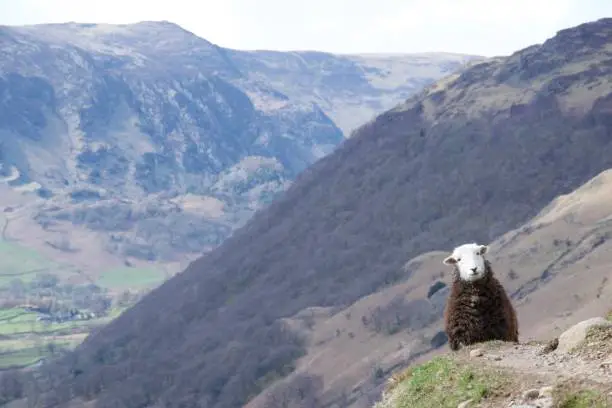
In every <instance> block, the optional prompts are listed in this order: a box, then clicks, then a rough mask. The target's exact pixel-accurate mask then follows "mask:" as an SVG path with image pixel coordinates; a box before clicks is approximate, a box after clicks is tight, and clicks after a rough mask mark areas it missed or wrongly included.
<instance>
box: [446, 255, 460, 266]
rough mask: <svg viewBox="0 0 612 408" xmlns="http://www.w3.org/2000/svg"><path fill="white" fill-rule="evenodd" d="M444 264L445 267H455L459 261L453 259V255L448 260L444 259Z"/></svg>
mask: <svg viewBox="0 0 612 408" xmlns="http://www.w3.org/2000/svg"><path fill="white" fill-rule="evenodd" d="M442 263H443V264H444V265H454V264H456V263H457V260H456V259H455V258H453V256H452V255H450V256H447V257H446V258H444V260H443V261H442Z"/></svg>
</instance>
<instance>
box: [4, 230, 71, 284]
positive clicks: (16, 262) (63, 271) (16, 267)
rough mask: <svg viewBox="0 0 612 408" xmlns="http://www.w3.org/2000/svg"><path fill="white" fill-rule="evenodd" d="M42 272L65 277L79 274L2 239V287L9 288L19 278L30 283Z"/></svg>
mask: <svg viewBox="0 0 612 408" xmlns="http://www.w3.org/2000/svg"><path fill="white" fill-rule="evenodd" d="M40 272H53V273H54V274H55V273H57V274H58V275H64V276H65V275H73V274H75V273H77V272H76V271H75V270H74V269H73V268H72V267H70V266H67V265H62V264H59V263H57V262H54V261H51V260H50V259H47V258H46V257H44V256H42V255H41V254H39V253H38V252H37V251H35V250H32V249H29V248H26V247H24V246H22V245H19V244H17V243H14V242H9V241H5V240H2V239H0V286H7V285H8V284H9V283H10V282H11V281H12V280H13V279H17V278H19V279H21V281H23V282H30V281H32V279H34V278H35V277H36V274H37V273H40Z"/></svg>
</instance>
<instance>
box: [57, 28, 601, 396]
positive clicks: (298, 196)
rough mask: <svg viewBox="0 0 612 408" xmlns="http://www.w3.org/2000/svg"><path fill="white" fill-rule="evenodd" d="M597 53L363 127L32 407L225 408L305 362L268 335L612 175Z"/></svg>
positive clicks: (583, 40)
mask: <svg viewBox="0 0 612 408" xmlns="http://www.w3.org/2000/svg"><path fill="white" fill-rule="evenodd" d="M611 43H612V19H602V20H599V21H596V22H593V23H589V24H585V25H581V26H578V27H574V28H571V29H567V30H563V31H561V32H559V33H558V34H557V35H556V36H555V37H553V38H551V39H550V40H548V41H546V42H545V43H544V44H542V45H537V46H533V47H530V48H527V49H525V50H522V51H519V52H517V53H515V54H513V55H511V56H509V57H507V58H500V59H497V60H493V61H487V62H485V63H481V64H478V65H475V66H473V67H471V68H470V69H468V70H466V71H465V72H463V73H462V74H461V75H459V76H458V77H457V78H455V79H454V80H452V81H446V83H445V84H444V86H442V84H439V85H438V86H436V87H435V88H434V87H432V88H429V89H427V90H426V91H424V92H422V93H421V94H419V95H416V96H414V97H412V98H410V99H409V100H408V101H407V102H406V103H405V104H403V106H401V107H400V108H398V109H396V110H393V111H390V112H387V113H385V114H382V115H380V116H379V117H378V118H377V119H376V120H375V121H373V122H372V123H370V124H368V125H366V126H364V127H362V128H360V129H359V131H358V132H356V134H355V135H354V137H352V138H351V139H349V140H347V141H346V142H345V143H343V144H342V145H341V146H340V147H339V148H338V149H337V150H336V151H335V152H334V153H333V154H331V155H329V156H327V157H325V158H323V159H321V160H319V161H318V162H317V163H316V164H315V165H314V166H312V167H310V168H309V169H308V170H306V171H305V172H302V173H301V174H300V175H299V176H298V177H297V178H296V181H295V182H294V183H293V184H292V186H291V187H290V188H289V189H288V190H287V191H286V193H285V194H283V195H282V197H280V198H279V199H277V200H275V201H274V202H273V203H272V204H271V205H270V206H269V207H267V208H266V209H265V210H263V211H260V212H258V213H256V214H255V216H254V217H253V218H252V219H251V220H250V221H249V222H248V223H247V224H246V225H245V226H244V227H243V228H241V229H239V230H238V231H236V233H235V234H234V235H233V236H232V237H230V238H229V239H228V240H226V241H225V242H224V243H223V244H222V245H221V246H220V247H218V248H217V249H216V250H214V251H213V252H211V253H210V254H209V255H207V256H206V257H203V258H200V259H198V260H196V261H194V262H192V263H191V264H190V266H189V267H188V268H187V269H186V270H185V271H183V272H182V273H180V274H178V275H177V276H176V277H174V278H172V279H170V280H169V281H167V282H165V283H164V284H163V285H162V286H161V287H159V288H157V289H155V290H154V291H152V292H151V293H150V294H149V295H147V296H146V297H144V298H143V299H142V300H141V301H140V302H139V303H138V304H137V305H135V306H134V307H133V308H131V309H130V310H128V311H127V312H125V313H124V314H122V315H121V316H120V317H119V318H117V319H116V320H115V321H113V322H112V323H111V324H109V325H108V326H106V327H104V328H103V329H102V330H100V331H99V332H97V333H96V334H95V335H93V336H90V337H89V338H88V339H87V340H86V341H85V342H84V343H83V344H82V345H81V346H80V347H79V348H78V350H77V352H76V353H75V354H74V355H73V356H71V357H69V358H66V359H64V360H63V361H62V362H61V363H58V364H57V365H51V366H49V369H48V370H45V371H46V372H47V375H48V376H47V379H48V382H47V386H49V387H52V388H54V392H53V393H49V394H47V395H46V397H47V398H52V399H53V400H54V401H58V400H59V401H64V400H66V399H69V398H71V397H72V396H74V397H78V398H85V399H94V398H95V399H97V401H98V406H101V407H106V406H125V405H126V404H128V405H130V406H133V405H134V404H135V405H142V406H145V405H154V404H156V403H157V404H159V405H162V406H179V405H180V404H187V405H196V404H200V405H203V406H208V407H235V406H242V405H243V404H244V403H245V402H246V401H247V400H248V399H250V398H251V397H252V396H253V395H255V394H256V393H257V392H258V391H259V390H260V389H262V388H263V387H265V386H266V385H268V384H270V383H271V382H272V381H273V380H274V379H276V378H278V377H280V376H285V375H286V374H287V373H289V372H290V371H291V370H292V369H293V367H294V362H295V360H296V359H297V358H298V357H300V356H302V355H303V353H304V352H305V344H304V343H303V339H301V338H300V337H299V336H297V335H296V334H295V333H294V332H292V331H288V330H286V329H285V325H284V324H283V323H282V322H281V321H280V320H279V319H280V318H284V317H289V316H292V315H294V314H295V313H297V312H298V311H300V310H302V309H304V308H306V307H310V306H319V307H332V308H340V307H343V306H346V305H348V304H350V303H353V302H354V301H356V300H357V299H359V298H360V297H362V296H365V295H368V294H371V293H372V292H374V291H376V290H377V289H380V288H381V287H383V286H384V285H389V284H393V283H396V282H397V281H398V280H400V279H407V278H409V277H410V271H407V272H403V271H402V269H401V267H402V265H403V264H404V263H405V262H406V260H409V259H411V258H413V257H414V256H416V255H418V254H420V253H423V252H425V251H430V250H434V249H438V250H439V249H441V248H450V247H452V246H454V245H455V244H456V243H457V242H461V241H467V240H469V241H473V240H477V241H488V240H490V239H491V238H493V237H495V236H497V235H499V234H501V233H503V232H504V231H508V230H510V229H512V228H516V227H518V226H519V225H520V224H522V223H524V222H526V221H527V220H528V219H529V218H530V217H533V216H535V215H536V214H537V213H538V212H539V211H540V209H541V208H542V207H544V206H545V205H546V204H548V203H549V202H550V201H551V200H552V199H553V198H555V197H556V196H558V195H560V194H564V193H568V192H570V191H572V190H573V189H575V188H577V187H579V186H580V185H581V184H582V183H584V182H586V181H588V180H589V179H591V178H592V177H594V176H596V175H597V174H598V173H600V172H601V171H603V170H604V169H607V168H610V167H612V143H611V142H612V138H610V132H611V129H612V122H611V121H610V115H609V110H610V106H611V105H610V104H611V101H612V87H611V84H612V49H611ZM145 373H146V374H145ZM128 401H129V402H128Z"/></svg>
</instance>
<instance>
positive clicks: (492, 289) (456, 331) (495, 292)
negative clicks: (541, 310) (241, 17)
mask: <svg viewBox="0 0 612 408" xmlns="http://www.w3.org/2000/svg"><path fill="white" fill-rule="evenodd" d="M485 271H486V272H485V276H484V277H483V278H482V279H480V280H478V281H476V282H466V281H463V280H461V279H460V278H459V270H458V269H457V267H455V271H454V274H453V284H452V286H451V291H450V294H449V296H448V300H447V303H446V308H445V310H444V323H445V331H446V335H447V336H448V344H449V347H450V348H451V350H453V351H454V350H458V349H459V347H460V346H461V345H463V346H468V345H470V344H474V343H480V342H483V341H488V340H503V341H512V342H516V343H518V321H517V318H516V312H515V310H514V307H513V306H512V303H511V302H510V298H509V297H508V295H507V294H506V291H505V290H504V288H503V286H502V285H501V283H499V281H498V280H497V278H496V277H495V276H493V270H492V269H491V264H490V263H489V261H486V260H485Z"/></svg>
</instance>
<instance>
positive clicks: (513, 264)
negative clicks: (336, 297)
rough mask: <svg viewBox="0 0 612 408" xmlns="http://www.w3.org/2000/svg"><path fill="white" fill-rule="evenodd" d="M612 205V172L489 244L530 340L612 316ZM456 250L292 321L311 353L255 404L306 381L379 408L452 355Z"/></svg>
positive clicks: (413, 263)
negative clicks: (421, 368) (451, 263)
mask: <svg viewBox="0 0 612 408" xmlns="http://www.w3.org/2000/svg"><path fill="white" fill-rule="evenodd" d="M611 198H612V169H609V170H605V171H603V172H602V173H600V174H598V175H597V176H596V177H594V178H593V179H592V180H589V181H588V182H587V183H585V184H583V185H582V186H580V187H579V188H578V189H576V190H575V191H573V192H571V193H570V194H566V195H561V196H559V197H557V198H555V199H554V200H552V201H551V202H550V203H549V204H548V205H547V206H545V207H544V208H543V209H542V210H541V211H540V212H539V213H538V214H537V215H536V216H535V217H533V218H531V219H530V220H528V221H527V222H526V223H525V224H523V225H521V226H519V227H518V228H516V229H513V230H510V231H508V232H506V233H505V234H503V235H501V236H499V237H497V239H495V240H494V241H492V242H490V243H489V242H487V244H489V246H490V250H489V252H488V253H487V258H488V259H489V260H490V261H491V262H492V265H493V268H494V273H495V274H496V275H497V277H498V278H499V279H500V281H501V282H502V283H503V285H504V287H505V288H506V290H507V291H508V293H509V294H510V295H511V297H512V301H513V304H514V306H515V307H516V310H517V315H518V319H519V324H520V336H519V337H520V341H521V342H522V343H529V342H534V341H535V342H538V343H542V342H546V341H548V340H551V339H552V338H554V337H556V336H558V335H559V334H561V333H562V332H563V331H564V329H566V328H568V327H570V326H572V325H573V324H576V323H578V322H580V321H582V320H585V319H588V318H590V317H592V316H596V315H602V314H604V313H605V312H608V311H609V310H610V309H612V303H611V302H610V300H609V299H610V297H611V296H612V285H610V279H611V277H612V275H611V270H610V266H611V265H612V207H610V205H609V202H610V199H611ZM483 242H484V241H483ZM450 250H452V248H448V249H447V250H446V251H442V250H438V251H431V252H427V253H423V254H420V255H419V256H417V257H415V258H413V259H411V260H410V261H408V262H407V263H406V264H405V265H403V267H402V270H403V271H404V275H405V276H409V278H407V279H403V280H402V281H401V282H399V283H397V284H394V285H391V286H389V287H386V288H384V289H382V290H379V291H377V292H376V293H373V294H371V295H368V296H365V297H364V298H362V299H359V300H357V301H356V302H354V303H353V304H351V305H349V306H348V307H346V308H345V309H342V310H326V309H317V308H311V309H307V310H304V311H301V312H300V313H299V314H297V315H295V316H291V317H290V318H289V319H288V320H287V321H288V323H289V325H290V327H292V328H295V329H297V330H302V331H303V332H304V334H305V335H306V336H307V338H309V342H308V346H307V354H306V356H305V357H303V358H301V359H300V360H298V363H297V365H296V370H295V371H294V372H293V373H292V374H291V375H290V376H288V378H286V379H285V380H284V381H283V382H280V383H278V384H276V385H275V386H274V387H272V388H271V389H270V390H267V391H266V392H264V393H261V394H260V395H259V396H258V397H257V398H255V399H253V400H252V401H251V402H250V403H249V404H247V406H246V407H247V408H264V407H268V408H273V407H275V405H274V404H272V403H271V401H273V400H275V399H278V397H279V395H281V396H284V395H285V393H287V390H290V389H292V387H294V388H295V387H297V386H298V385H297V384H299V386H300V387H304V386H303V385H301V384H303V383H302V382H301V381H303V379H304V378H311V379H313V380H314V381H313V383H315V384H316V380H317V379H319V380H320V379H322V378H324V379H325V381H321V382H322V383H321V384H320V386H319V387H317V388H316V389H315V390H313V391H315V393H316V394H317V395H319V396H320V400H321V401H324V402H325V403H326V404H328V405H325V406H331V404H332V403H333V402H335V403H337V404H339V406H350V407H354V408H355V407H359V408H361V407H371V406H372V405H373V403H374V401H377V400H378V399H379V398H380V393H381V390H382V388H383V387H384V386H385V381H384V380H385V378H386V377H387V376H388V375H389V374H390V373H394V372H401V368H402V367H405V366H407V365H409V364H414V363H420V362H425V361H428V360H430V359H431V358H432V357H434V356H439V355H445V354H447V353H448V351H449V350H448V348H447V346H446V345H445V336H443V335H440V332H441V330H443V322H442V319H441V317H442V311H443V307H444V305H445V301H446V296H447V295H448V290H449V288H448V285H450V283H451V276H450V272H451V271H450V270H449V269H447V267H446V266H444V265H442V260H443V259H444V257H446V256H447V255H448V252H450ZM586 274H588V278H586V277H585V275H586ZM305 322H309V324H308V325H307V324H305ZM441 346H443V347H441ZM306 390H308V389H307V388H306ZM466 399H467V398H466Z"/></svg>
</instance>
